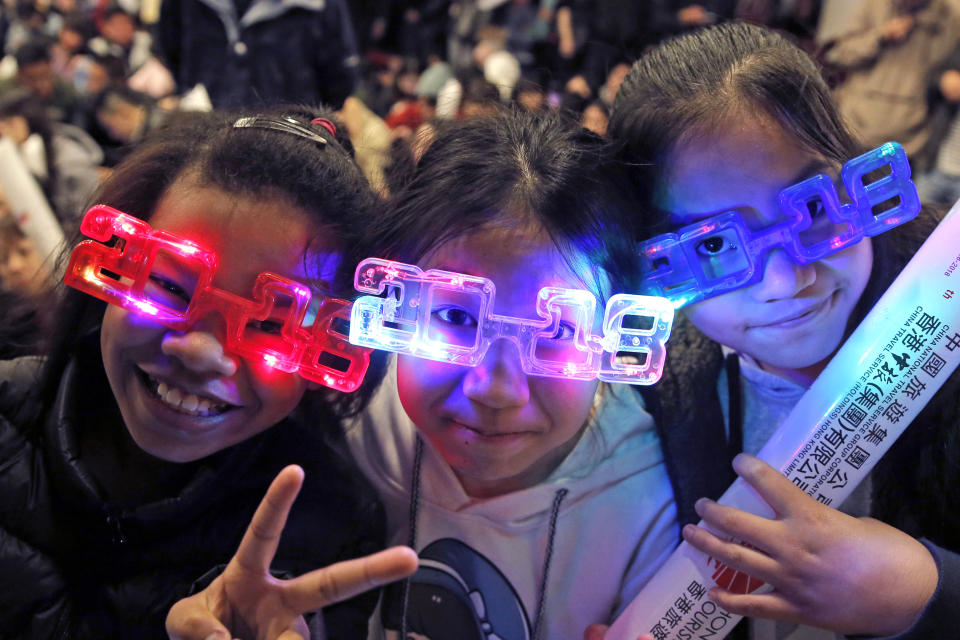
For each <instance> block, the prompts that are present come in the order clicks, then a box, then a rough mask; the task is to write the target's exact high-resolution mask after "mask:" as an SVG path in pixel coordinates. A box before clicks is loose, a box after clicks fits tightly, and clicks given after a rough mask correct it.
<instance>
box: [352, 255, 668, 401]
mask: <svg viewBox="0 0 960 640" xmlns="http://www.w3.org/2000/svg"><path fill="white" fill-rule="evenodd" d="M371 272H373V273H371ZM371 282H375V283H376V286H373V285H371V284H370V283H371ZM354 285H355V287H356V288H357V290H358V291H360V292H361V293H367V294H383V293H385V292H387V291H390V292H391V293H393V292H395V291H396V292H400V295H401V297H400V298H399V299H396V298H394V297H392V296H388V297H386V298H383V297H377V296H375V295H365V296H361V297H359V298H358V299H357V300H355V301H354V305H353V309H352V312H351V320H350V341H351V342H352V343H353V344H357V345H363V346H367V347H373V348H376V349H383V350H385V351H393V352H396V353H403V354H408V355H413V356H417V357H420V358H425V359H427V360H436V361H440V362H450V363H453V364H459V365H464V366H476V365H477V364H479V363H480V362H481V361H482V359H483V357H484V355H485V353H486V351H487V349H488V348H489V346H490V345H491V344H492V343H493V342H494V341H496V340H500V339H507V340H510V341H511V342H513V343H514V344H516V346H517V349H518V351H519V354H520V360H521V362H522V365H523V371H524V372H525V373H526V374H529V375H538V376H549V377H556V378H571V379H577V380H587V379H593V378H600V379H602V380H605V381H608V382H629V383H631V384H653V383H654V382H656V380H658V379H659V377H660V374H661V372H662V367H663V361H664V357H665V348H664V344H665V343H666V341H667V340H668V339H669V336H670V330H671V328H672V326H673V324H672V323H673V308H672V306H671V304H670V302H669V301H668V300H666V299H664V298H654V297H650V296H636V295H633V296H631V295H626V294H618V295H615V296H612V297H611V298H610V300H608V302H607V307H606V309H605V316H604V321H603V327H604V329H603V331H604V333H603V335H602V336H596V335H594V334H593V330H592V327H593V323H594V319H595V315H596V307H597V301H596V298H595V297H594V295H593V294H592V293H591V292H589V291H586V290H583V289H563V288H559V287H543V288H541V289H540V290H539V291H538V293H537V313H538V315H539V317H538V318H518V317H513V316H505V315H497V314H495V313H493V312H492V310H493V309H494V308H495V296H496V287H495V286H494V283H493V282H492V281H491V280H489V279H487V278H482V277H479V276H471V275H467V274H458V273H453V272H449V271H441V270H437V269H431V270H428V271H422V270H421V269H419V268H418V267H417V266H415V265H409V264H404V263H400V262H393V261H389V260H381V259H379V258H368V259H366V260H364V261H362V262H361V263H360V265H359V266H358V267H357V271H356V273H355V277H354ZM438 286H439V287H442V289H443V290H444V291H455V292H458V293H463V294H468V295H469V296H471V298H474V299H476V300H477V302H478V307H477V308H478V310H479V311H478V312H477V313H478V317H476V318H475V319H476V321H477V326H476V334H475V335H472V336H471V335H469V334H468V336H466V337H465V336H464V335H463V334H462V333H457V332H454V334H455V335H453V334H450V333H448V332H447V331H446V330H445V329H444V327H443V325H442V323H440V324H439V325H436V324H432V323H433V322H435V319H434V318H433V311H434V309H433V308H431V306H430V305H428V304H423V305H411V304H410V302H411V300H406V299H405V296H407V295H408V292H409V295H410V296H411V297H412V300H424V301H427V300H431V299H434V295H435V294H434V293H433V290H434V289H435V288H436V287H438ZM408 306H409V307H410V308H412V309H415V313H413V312H411V313H410V314H409V317H408V316H404V317H403V319H402V322H399V321H398V319H397V315H396V310H397V309H398V308H403V307H408ZM561 314H562V317H564V318H571V319H574V318H575V319H576V326H575V328H574V329H575V331H574V338H573V339H571V340H566V341H563V340H555V339H554V338H553V336H554V333H555V329H556V322H557V317H560V316H561ZM627 314H629V315H639V316H655V317H659V318H661V319H662V320H663V321H661V322H655V323H654V325H653V328H652V329H651V330H642V331H641V330H636V329H628V328H625V327H623V326H622V322H623V317H624V316H625V315H627ZM387 323H389V324H387ZM391 325H394V326H391ZM397 325H399V326H397ZM634 334H638V335H642V336H644V339H643V340H640V342H639V343H635V345H634V346H635V350H643V351H644V352H647V351H650V352H651V353H654V354H655V357H651V358H648V362H647V363H645V364H644V365H643V366H642V367H640V365H636V367H640V368H641V369H642V371H640V372H638V371H637V369H636V368H630V367H631V366H633V365H620V364H618V363H616V362H615V359H616V354H617V351H618V350H619V349H627V350H629V349H630V348H631V347H630V344H631V341H630V338H629V336H631V335H634ZM621 338H622V341H623V342H624V345H626V346H621V344H620V343H621ZM539 346H546V347H547V348H546V349H545V350H544V352H543V354H541V352H540V350H538V347H539ZM557 349H559V350H560V351H556V350H557ZM548 353H549V354H551V355H550V356H549V357H548V355H547V354H548Z"/></svg>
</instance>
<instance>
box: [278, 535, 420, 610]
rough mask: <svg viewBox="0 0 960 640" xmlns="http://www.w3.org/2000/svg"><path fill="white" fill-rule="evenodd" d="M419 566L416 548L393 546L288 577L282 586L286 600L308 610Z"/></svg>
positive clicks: (350, 596)
mask: <svg viewBox="0 0 960 640" xmlns="http://www.w3.org/2000/svg"><path fill="white" fill-rule="evenodd" d="M416 570H417V554H416V553H415V552H414V551H413V549H410V548H409V547H393V548H391V549H387V550H386V551H381V552H379V553H374V554H372V555H369V556H366V557H364V558H357V559H356V560H347V561H345V562H338V563H336V564H332V565H330V566H329V567H326V568H324V569H317V570H316V571H311V572H310V573H306V574H304V575H302V576H300V577H299V578H294V579H293V580H288V581H287V582H285V583H284V584H283V587H282V588H283V598H284V604H286V605H287V607H289V608H290V609H292V610H293V611H297V612H299V613H307V612H308V611H314V610H316V609H320V608H322V607H325V606H327V605H330V604H333V603H335V602H340V601H341V600H346V599H347V598H352V597H353V596H355V595H357V594H359V593H363V592H364V591H367V590H369V589H373V588H375V587H379V586H381V585H384V584H387V583H388V582H393V581H394V580H399V579H401V578H406V577H407V576H409V575H410V574H412V573H413V572H414V571H416Z"/></svg>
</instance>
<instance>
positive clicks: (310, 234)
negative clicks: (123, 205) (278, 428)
mask: <svg viewBox="0 0 960 640" xmlns="http://www.w3.org/2000/svg"><path fill="white" fill-rule="evenodd" d="M149 222H150V225H151V226H152V227H153V228H154V229H163V230H166V231H169V232H170V233H173V234H176V235H178V236H181V237H185V238H188V239H191V240H194V241H195V242H197V243H198V244H201V245H203V246H205V247H206V248H208V249H211V250H213V251H214V252H215V253H216V254H217V257H218V263H217V271H216V275H215V276H214V280H213V286H214V287H217V288H219V289H224V290H226V291H228V292H230V293H234V294H237V295H239V296H243V297H244V298H250V297H252V295H253V284H254V281H255V280H256V277H257V276H258V275H259V274H260V273H261V272H263V271H271V272H274V273H277V274H279V275H282V276H285V277H287V278H291V279H295V280H299V281H301V282H307V281H309V280H308V277H307V273H306V270H305V266H304V249H305V248H306V247H307V246H308V244H309V243H310V242H311V241H312V240H314V236H315V234H316V233H317V231H318V230H317V228H316V226H315V225H314V224H312V223H311V221H310V218H309V214H308V213H307V212H305V211H303V210H301V209H298V208H297V207H295V206H293V205H291V204H289V203H287V202H285V201H284V200H283V199H278V198H274V197H271V198H262V199H258V200H252V199H246V198H242V197H237V196H234V195H231V194H229V193H226V192H223V191H221V190H219V189H217V188H213V187H202V186H197V185H195V184H194V183H193V182H192V181H191V180H190V179H189V178H188V179H181V180H180V181H177V182H176V183H174V184H173V185H172V186H171V187H170V188H169V189H168V190H167V192H166V194H165V195H164V197H163V198H162V199H161V200H160V202H159V204H158V205H157V208H156V210H155V212H154V214H153V216H152V217H151V218H150V220H149ZM310 246H311V254H310V256H309V257H310V264H317V265H322V271H323V274H325V275H323V276H322V277H323V278H324V279H327V280H328V281H329V279H330V278H331V277H332V273H333V269H334V268H335V266H336V262H337V259H338V257H339V252H338V251H337V250H336V249H335V248H334V246H333V245H332V244H327V245H325V246H318V245H317V243H316V242H313V244H312V245H310ZM313 282H316V281H315V280H314V281H313ZM149 286H150V287H153V288H155V289H156V290H155V292H154V294H155V295H158V296H168V297H169V298H170V301H171V304H173V303H175V302H176V301H177V300H178V299H180V300H181V302H182V304H185V301H184V300H183V299H184V298H185V297H186V296H188V295H189V293H190V292H191V289H192V286H193V283H192V282H191V277H190V276H189V275H188V274H187V273H185V272H183V271H182V270H179V269H177V268H176V266H175V265H174V264H173V263H172V261H159V260H158V263H157V264H156V265H155V267H154V270H153V271H152V275H151V280H150V285H149ZM321 286H322V283H321ZM315 293H316V292H315ZM265 330H266V328H265ZM223 333H224V321H223V318H222V317H220V316H219V315H217V314H216V313H211V314H209V315H208V316H206V317H204V318H202V319H201V320H200V321H199V322H197V323H196V324H194V325H193V326H192V327H190V329H189V330H187V331H186V332H178V331H173V330H170V329H167V328H166V327H163V326H162V325H159V324H156V323H154V322H151V321H150V320H149V319H147V318H145V317H143V316H142V315H138V314H136V313H132V312H130V311H126V310H124V309H122V308H120V307H117V306H114V305H108V306H107V310H106V313H105V314H104V318H103V324H102V328H101V337H100V346H101V351H102V354H103V364H104V368H105V369H106V372H107V379H108V380H109V382H110V388H111V389H112V391H113V395H114V397H115V398H116V401H117V404H118V406H119V407H120V412H121V414H122V416H123V420H124V423H125V424H126V426H127V430H128V431H129V432H130V435H131V436H132V438H133V439H134V440H135V441H136V443H137V444H138V445H139V446H140V448H142V449H143V450H144V451H146V452H147V453H149V454H151V455H153V456H156V457H158V458H161V459H164V460H168V461H172V462H189V461H192V460H198V459H200V458H203V457H206V456H208V455H210V454H212V453H215V452H217V451H219V450H221V449H224V448H226V447H229V446H231V445H233V444H236V443H238V442H241V441H243V440H246V439H247V438H250V437H251V436H254V435H256V434H258V433H260V432H261V431H263V430H265V429H267V428H269V427H270V426H272V425H274V424H276V423H277V422H279V421H280V420H281V419H282V418H284V417H285V416H287V415H288V414H289V413H290V412H291V411H292V410H293V409H294V408H295V407H296V406H297V404H298V403H299V402H300V399H301V397H302V396H303V393H304V391H305V389H306V388H307V383H306V382H304V381H303V380H302V379H301V378H300V377H299V376H297V375H296V374H288V373H283V372H281V371H278V370H276V369H272V368H270V367H268V366H267V365H265V364H264V363H263V362H254V361H252V360H247V359H243V358H239V357H236V356H233V355H231V354H229V353H224V351H223V347H222V344H223V340H224V335H223Z"/></svg>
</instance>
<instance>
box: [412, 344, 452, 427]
mask: <svg viewBox="0 0 960 640" xmlns="http://www.w3.org/2000/svg"><path fill="white" fill-rule="evenodd" d="M466 371H467V368H466V367H459V366H457V365H452V364H449V363H446V362H434V361H433V360H425V359H423V358H416V357H412V356H403V355H400V356H397V392H398V394H399V397H400V404H401V405H403V409H404V411H406V412H407V415H408V416H409V417H410V419H411V420H413V422H414V423H416V424H417V425H421V424H423V420H422V417H423V416H425V415H426V414H427V412H428V411H427V410H428V409H429V407H432V406H433V405H435V404H437V403H439V402H442V401H443V400H444V398H446V397H447V396H448V395H450V393H452V392H453V390H454V389H456V387H457V386H458V385H459V383H460V380H461V379H462V378H463V375H464V374H465V373H466Z"/></svg>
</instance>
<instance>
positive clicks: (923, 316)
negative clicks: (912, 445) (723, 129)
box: [606, 203, 960, 640]
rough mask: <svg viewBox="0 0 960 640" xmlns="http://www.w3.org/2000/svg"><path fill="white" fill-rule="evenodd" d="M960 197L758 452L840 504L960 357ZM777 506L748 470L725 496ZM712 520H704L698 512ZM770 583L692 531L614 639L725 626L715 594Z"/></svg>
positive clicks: (767, 511)
mask: <svg viewBox="0 0 960 640" xmlns="http://www.w3.org/2000/svg"><path fill="white" fill-rule="evenodd" d="M958 211H960V203H958V204H957V205H954V207H953V209H951V211H950V213H949V214H947V217H946V218H945V219H944V220H943V221H942V222H941V223H940V225H939V226H938V227H937V228H936V229H935V230H934V231H933V233H931V234H930V237H929V238H927V240H926V242H924V243H923V245H922V246H921V247H920V249H919V250H918V251H917V253H916V254H915V255H914V257H913V258H912V259H911V260H910V262H909V263H908V264H907V266H906V267H904V269H903V271H902V272H901V273H900V275H899V276H897V278H896V280H894V282H893V284H891V285H890V288H889V289H887V291H886V292H885V293H884V294H883V296H882V297H881V298H880V300H879V301H878V302H877V304H876V305H875V306H874V307H873V309H872V310H871V311H870V313H869V314H868V315H867V317H866V318H865V319H864V320H863V322H862V323H861V324H860V326H859V327H857V329H856V331H854V332H853V334H852V335H851V336H850V338H849V339H848V340H847V341H846V342H845V343H844V345H843V346H842V347H841V348H840V350H839V351H838V352H837V354H836V355H835V356H834V357H833V359H832V360H831V361H830V363H829V364H828V365H827V367H826V368H825V369H824V370H823V372H822V373H821V374H820V375H819V376H818V377H817V379H816V380H815V381H814V383H813V384H812V385H811V386H810V389H808V390H807V392H806V393H805V394H804V395H803V397H801V398H800V401H799V402H798V403H797V405H796V406H795V407H794V408H793V411H791V412H790V414H789V415H788V416H787V418H786V419H785V420H784V421H783V423H782V424H781V425H780V427H779V428H778V429H777V430H776V431H775V432H774V434H773V435H772V436H771V437H770V440H769V441H768V442H767V444H766V445H765V446H764V447H763V449H761V450H760V452H759V454H758V457H759V458H760V459H762V460H764V461H766V462H767V463H769V464H770V465H771V466H773V467H774V468H777V469H779V470H780V472H781V473H783V474H784V475H785V476H787V477H788V478H790V480H791V481H792V482H793V483H794V484H795V485H797V486H798V487H800V488H801V489H803V490H804V491H805V492H806V493H807V494H808V495H810V496H812V497H814V498H815V499H817V500H818V501H820V502H822V503H824V504H826V505H829V506H833V507H836V506H838V505H840V504H841V503H842V502H843V501H844V499H845V498H846V497H847V496H848V495H850V493H851V492H852V491H853V489H854V488H855V487H856V486H857V484H859V482H860V481H861V480H863V478H864V477H866V475H867V474H868V473H869V472H870V470H871V469H872V468H873V466H874V465H875V464H876V463H877V461H878V460H879V459H880V457H881V456H883V454H884V453H886V451H887V450H888V449H889V448H890V445H891V444H893V442H894V441H895V440H896V439H897V437H899V436H900V434H901V433H903V431H904V430H905V429H906V427H907V425H909V424H910V422H911V421H912V420H913V418H914V417H915V416H916V415H917V414H918V413H919V412H920V411H921V410H922V409H923V407H924V406H925V405H926V404H927V402H928V401H929V400H930V399H931V398H932V397H933V396H934V394H935V393H936V392H937V390H938V389H939V388H940V387H941V385H943V383H944V382H945V381H946V380H947V379H948V378H949V377H950V375H951V373H952V372H953V371H954V370H955V369H956V367H957V364H958V363H960V268H958V267H960V245H958V243H957V238H960V213H958ZM718 502H720V504H725V505H730V506H733V507H736V508H738V509H742V510H744V511H748V512H750V513H753V514H757V515H761V516H764V517H767V518H772V517H773V516H774V513H773V510H772V509H771V508H770V507H769V505H767V503H766V502H764V501H763V500H762V499H761V498H760V496H759V495H758V494H757V493H756V492H755V491H754V490H753V489H752V488H751V487H750V486H749V485H747V484H746V483H745V482H744V481H743V480H740V479H739V478H738V479H737V480H736V481H735V482H734V483H733V484H732V485H731V486H730V488H729V489H727V491H726V492H725V493H724V494H723V495H722V496H721V497H720V500H719V501H718ZM700 524H701V525H703V523H702V522H701V523H700ZM714 584H717V585H720V586H722V587H724V588H726V589H728V590H730V591H734V592H738V593H752V592H755V591H758V590H763V589H768V590H769V589H770V586H769V585H765V584H764V583H763V582H762V581H760V580H757V579H755V578H751V577H750V576H748V575H746V574H743V573H740V572H738V571H735V570H734V569H732V568H730V567H727V566H725V565H724V564H723V563H721V562H719V561H717V560H715V559H712V558H710V557H708V556H707V555H706V554H704V553H702V552H700V551H698V550H697V549H695V548H693V547H692V546H690V545H689V544H687V543H686V542H682V543H681V544H680V546H679V547H678V548H677V549H676V551H674V553H673V554H672V555H671V556H670V557H669V558H668V559H667V561H666V563H664V565H663V566H662V567H661V568H660V570H659V571H658V572H657V573H656V575H654V576H653V578H651V580H650V582H648V583H647V585H646V586H645V587H644V588H643V590H642V591H641V592H640V594H639V595H638V596H637V597H636V598H635V599H634V600H633V602H631V603H630V605H629V606H628V607H627V608H626V610H624V612H623V613H622V614H621V615H620V616H619V617H618V618H617V619H616V620H615V621H614V623H613V625H612V626H611V627H610V629H609V631H608V632H607V635H606V640H635V638H636V637H637V636H639V635H641V634H651V635H653V637H654V638H655V640H681V639H682V638H691V637H700V635H697V634H702V633H704V632H711V633H712V635H710V637H711V638H713V639H714V640H720V639H721V638H723V637H725V636H726V635H727V634H728V633H729V632H730V631H731V629H732V628H733V626H734V625H735V624H736V623H737V621H738V620H740V618H741V616H738V615H735V614H732V613H730V612H728V611H725V610H724V609H722V608H721V607H720V605H718V604H717V603H716V602H714V601H712V600H711V599H710V598H709V597H708V596H707V590H708V589H709V588H710V587H712V586H713V585H714Z"/></svg>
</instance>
